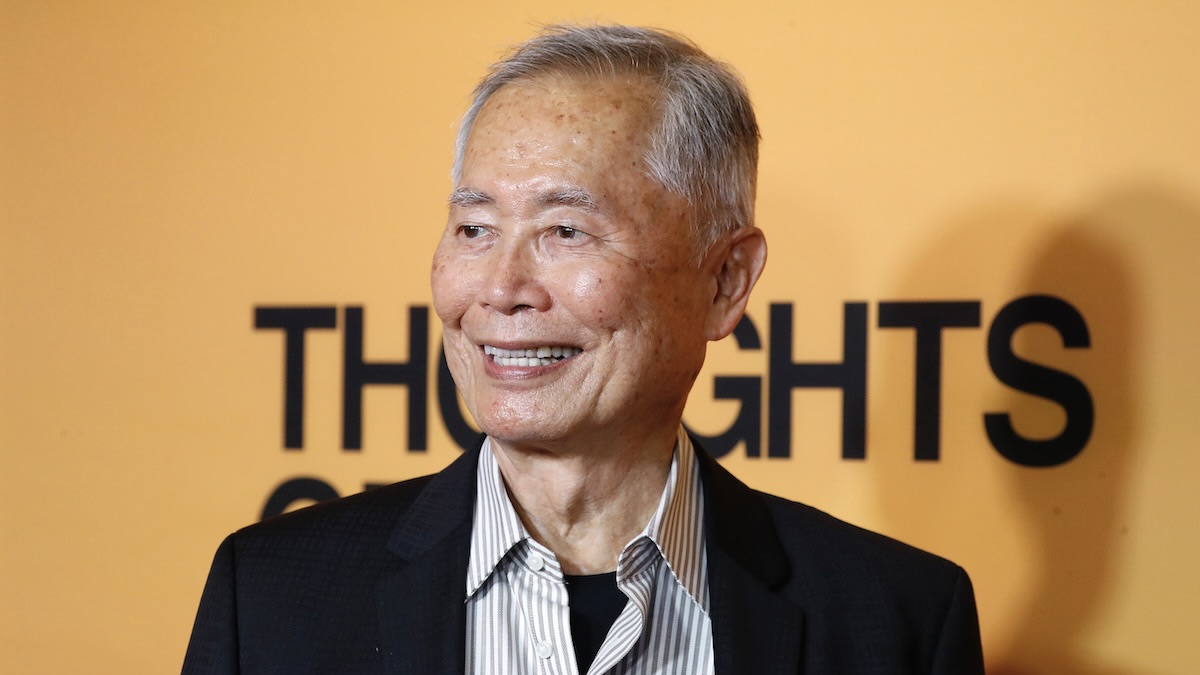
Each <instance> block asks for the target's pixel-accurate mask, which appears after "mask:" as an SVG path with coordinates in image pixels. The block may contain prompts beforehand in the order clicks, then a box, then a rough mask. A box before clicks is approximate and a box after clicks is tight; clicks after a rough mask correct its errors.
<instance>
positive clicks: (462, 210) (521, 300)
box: [432, 77, 717, 449]
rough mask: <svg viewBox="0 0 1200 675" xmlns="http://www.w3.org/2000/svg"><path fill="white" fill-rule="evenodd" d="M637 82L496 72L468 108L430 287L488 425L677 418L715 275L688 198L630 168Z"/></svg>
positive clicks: (625, 429) (624, 439) (571, 431)
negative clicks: (701, 257)
mask: <svg viewBox="0 0 1200 675" xmlns="http://www.w3.org/2000/svg"><path fill="white" fill-rule="evenodd" d="M652 96H653V91H652V89H650V88H649V87H648V86H647V85H646V84H644V83H642V82H640V81H636V80H627V79H615V78H614V79H607V80H586V81H580V80H576V79H572V78H566V77H557V78H547V79H540V80H537V81H533V82H523V83H516V84H509V85H506V86H505V87H503V88H502V89H500V90H499V91H498V92H496V94H494V95H493V96H492V98H491V99H490V100H489V101H488V103H487V104H486V105H485V106H484V107H483V109H482V110H481V111H480V114H479V116H478V118H477V120H476V122H475V126H474V129H473V131H472V133H471V137H470V139H469V141H468V143H467V147H466V152H465V155H464V158H463V165H462V178H461V180H460V182H459V185H458V186H457V187H456V190H455V192H454V194H453V195H452V197H451V206H450V215H449V220H448V222H447V225H446V231H445V232H444V234H443V236H442V239H441V242H440V244H439V245H438V249H437V252H436V253H435V255H434V260H433V271H432V283H433V301H434V307H435V309H436V311H437V313H438V316H439V317H441V320H442V323H443V324H444V330H445V333H444V342H445V349H446V355H447V358H448V361H449V365H450V370H451V372H452V373H453V374H454V379H455V381H456V382H457V383H458V386H459V389H460V391H461V392H462V395H463V398H464V399H465V401H466V404H467V407H468V409H469V410H470V411H471V414H472V415H473V416H474V418H475V420H476V422H477V423H478V424H479V425H480V427H481V428H482V429H483V430H484V431H485V432H487V433H488V434H489V435H491V436H493V437H494V438H496V439H498V440H500V441H509V442H513V443H529V444H533V445H544V446H546V447H554V446H557V447H563V448H570V447H579V448H580V449H582V448H584V447H586V446H587V445H588V442H589V441H593V440H601V439H602V442H605V443H612V444H616V443H627V444H628V443H639V442H644V441H646V440H648V439H650V438H661V437H662V435H663V433H664V431H665V432H666V433H667V434H673V433H674V424H675V421H676V420H677V419H678V417H679V415H680V414H681V412H682V408H683V404H684V402H685V400H686V397H687V392H688V390H689V389H690V388H691V385H692V382H693V381H694V379H695V377H696V374H697V372H698V371H699V369H700V365H701V363H702V362H703V360H704V350H705V346H706V342H707V338H706V321H708V313H709V311H710V307H711V304H712V299H713V297H714V295H715V294H716V291H717V286H716V281H715V278H714V275H713V274H712V273H711V271H709V270H707V266H708V265H709V263H707V262H705V263H701V264H699V265H697V264H696V263H695V262H694V260H693V255H694V248H693V245H692V239H691V235H690V234H689V228H688V220H687V211H686V202H685V201H684V200H683V199H682V198H681V197H679V196H677V195H673V194H670V193H668V192H667V191H666V190H665V189H663V188H662V187H661V186H659V185H658V184H657V183H655V182H654V181H652V180H650V179H649V178H647V177H646V176H645V173H646V171H645V166H644V161H643V157H644V156H645V152H646V147H647V142H648V138H647V131H648V125H649V121H650V120H648V119H647V117H648V116H647V114H646V112H647V108H648V105H649V101H650V100H651V97H652ZM526 354H533V356H532V357H528V356H525V355H526ZM518 355H520V356H518Z"/></svg>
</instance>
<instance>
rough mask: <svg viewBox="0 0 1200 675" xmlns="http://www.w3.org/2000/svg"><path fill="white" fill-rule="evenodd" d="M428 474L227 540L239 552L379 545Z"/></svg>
mask: <svg viewBox="0 0 1200 675" xmlns="http://www.w3.org/2000/svg"><path fill="white" fill-rule="evenodd" d="M433 477H434V476H432V475H430V476H421V477H420V478H413V479H410V480H406V481H401V482H399V483H394V484H392V485H386V486H383V487H377V488H373V489H370V490H367V491H365V492H360V493H358V494H355V495H350V496H347V497H342V498H340V499H333V500H329V501H325V502H320V503H317V504H313V505H312V506H307V507H305V508H302V509H298V510H296V511H291V512H288V513H284V514H281V515H278V516H274V517H271V518H268V519H266V520H263V521H261V522H258V523H255V524H253V525H249V526H246V527H244V528H242V529H240V530H238V531H237V532H235V533H234V534H232V535H230V537H229V541H230V542H231V543H232V544H233V545H235V546H237V547H238V548H239V549H241V550H242V551H244V552H249V551H251V550H255V549H264V548H265V549H270V550H278V549H280V548H287V547H291V546H294V547H300V548H308V549H310V550H312V549H314V548H318V542H319V544H320V546H319V547H320V548H344V547H346V546H354V545H362V544H375V543H381V544H382V543H385V542H386V540H387V538H388V536H389V535H390V533H391V531H392V530H393V529H394V528H395V526H396V524H397V523H398V522H399V521H400V519H401V518H402V517H403V516H404V514H405V513H407V512H408V510H409V509H410V508H411V507H412V505H413V503H414V502H415V501H416V500H417V499H418V497H419V496H420V494H421V493H422V491H423V490H424V489H425V488H426V487H427V486H428V485H429V483H430V481H431V480H432V479H433Z"/></svg>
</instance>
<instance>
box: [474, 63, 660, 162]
mask: <svg viewBox="0 0 1200 675" xmlns="http://www.w3.org/2000/svg"><path fill="white" fill-rule="evenodd" d="M654 89H655V88H654V87H653V85H652V84H651V83H649V82H648V81H646V80H645V79H644V78H641V77H637V76H613V77H602V78H592V77H587V78H585V77H580V76H573V75H546V76H540V77H538V78H535V79H529V80H519V81H517V82H512V83H509V84H506V85H504V86H503V87H501V88H500V89H499V90H497V91H496V92H495V93H494V94H493V95H492V96H491V97H490V98H489V99H488V101H487V102H486V103H485V104H484V106H483V107H482V109H481V110H480V111H479V114H478V116H477V117H476V119H475V123H474V125H473V128H472V130H471V135H470V137H469V139H468V141H467V147H466V157H464V159H468V160H469V159H470V157H471V155H472V154H475V155H479V154H490V153H492V152H496V151H497V150H506V151H509V152H511V153H515V154H516V155H517V156H518V157H520V156H526V155H529V154H531V153H536V152H538V151H539V150H541V151H546V150H551V149H553V150H555V151H558V152H568V153H575V154H584V153H598V154H613V153H614V152H621V151H624V152H627V153H628V152H636V153H642V152H644V151H645V149H646V147H647V145H648V143H649V132H650V128H651V124H652V122H653V119H652V118H653V114H652V112H653V100H654ZM639 168H640V167H639Z"/></svg>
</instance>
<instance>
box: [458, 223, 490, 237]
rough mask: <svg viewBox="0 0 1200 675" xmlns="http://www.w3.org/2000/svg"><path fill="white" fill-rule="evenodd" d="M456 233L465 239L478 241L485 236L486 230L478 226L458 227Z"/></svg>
mask: <svg viewBox="0 0 1200 675" xmlns="http://www.w3.org/2000/svg"><path fill="white" fill-rule="evenodd" d="M458 233H459V234H460V235H462V236H463V237H465V238H466V239H478V238H479V237H482V236H483V235H485V234H487V230H485V229H484V228H482V227H480V226H478V225H459V226H458Z"/></svg>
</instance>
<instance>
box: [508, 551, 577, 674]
mask: <svg viewBox="0 0 1200 675" xmlns="http://www.w3.org/2000/svg"><path fill="white" fill-rule="evenodd" d="M515 553H516V556H515V559H514V560H513V561H512V563H513V564H511V565H509V566H508V568H507V570H506V574H505V577H506V579H507V581H508V583H509V586H510V590H511V591H512V594H513V597H514V598H515V599H516V600H517V603H518V605H519V607H520V610H521V616H522V624H523V626H524V630H523V631H522V642H523V643H524V644H523V649H524V650H525V652H526V653H527V654H528V655H529V662H530V663H534V664H537V669H538V672H541V673H544V674H545V675H579V673H578V668H577V667H576V665H575V652H574V647H573V645H572V642H571V611H570V600H569V597H568V595H567V587H566V584H565V583H564V582H563V577H562V568H561V567H559V564H558V561H557V560H556V559H555V557H554V554H553V553H551V552H550V551H549V549H546V548H545V547H543V546H541V545H540V544H538V543H537V542H534V541H533V540H527V545H526V546H523V547H521V549H520V550H518V551H516V552H515Z"/></svg>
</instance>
